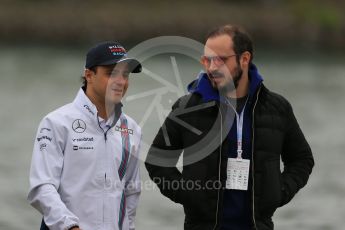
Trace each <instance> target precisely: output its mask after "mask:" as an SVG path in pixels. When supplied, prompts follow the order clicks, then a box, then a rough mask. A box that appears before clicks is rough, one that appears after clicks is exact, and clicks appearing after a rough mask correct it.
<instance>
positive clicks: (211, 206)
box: [145, 84, 314, 230]
mask: <svg viewBox="0 0 345 230" xmlns="http://www.w3.org/2000/svg"><path fill="white" fill-rule="evenodd" d="M251 103H252V108H253V114H252V117H253V121H252V126H253V129H252V132H253V134H252V136H253V138H252V159H251V162H252V163H251V175H252V176H251V184H252V186H251V194H252V196H251V201H252V202H251V203H252V207H251V208H252V211H253V220H252V222H253V223H252V224H253V229H256V230H271V229H273V222H272V216H273V214H274V212H275V210H276V209H277V208H278V207H280V206H282V205H284V204H286V203H288V202H289V201H290V200H291V199H292V198H293V197H294V195H295V194H296V193H297V191H298V190H299V189H301V188H302V187H303V186H304V185H305V184H306V183H307V181H308V178H309V175H310V173H311V171H312V168H313V166H314V160H313V156H312V152H311V149H310V147H309V145H308V143H307V141H306V139H305V137H304V135H303V133H302V131H301V129H300V127H299V125H298V123H297V120H296V118H295V116H294V114H293V111H292V107H291V105H290V104H289V102H288V101H287V100H286V99H284V98H283V97H282V96H280V95H278V94H276V93H273V92H271V91H269V90H268V89H267V88H265V86H264V85H263V84H262V85H261V87H260V88H259V90H258V91H257V92H256V95H255V96H254V98H253V101H251ZM227 109H228V106H226V105H224V104H222V103H220V102H213V103H205V102H203V100H202V98H201V96H200V95H199V94H196V93H192V94H189V95H186V96H184V97H182V98H180V99H179V100H178V101H177V102H176V103H175V105H174V106H173V110H172V112H171V113H170V114H169V116H168V117H167V119H166V120H165V123H164V124H163V126H162V127H161V129H160V130H159V132H158V134H157V136H156V138H155V139H154V141H153V144H152V146H151V148H150V150H149V153H148V156H147V159H146V163H145V165H146V168H147V170H148V172H149V175H150V177H151V179H152V180H153V181H154V182H155V183H156V184H157V185H158V187H159V188H160V190H161V193H162V194H163V195H165V196H167V197H168V198H170V199H171V200H173V201H174V202H176V203H180V204H182V205H183V207H184V211H185V215H186V217H185V223H184V229H186V230H193V229H198V230H211V229H219V223H220V222H221V218H222V213H221V212H222V203H223V202H222V199H223V191H224V188H225V181H226V167H227V158H228V155H227V148H228V146H227V142H226V141H224V139H225V138H224V137H225V136H226V135H227V133H228V132H229V129H227V128H226V127H227V126H226V117H227V115H226V114H227V113H228V110H227ZM182 152H183V161H184V166H183V169H182V172H180V171H179V170H178V169H177V168H176V166H175V165H176V162H177V161H178V159H179V157H180V155H181V154H182ZM280 160H282V162H283V164H284V168H283V169H281V167H280ZM281 171H282V172H281Z"/></svg>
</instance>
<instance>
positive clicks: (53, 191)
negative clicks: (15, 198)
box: [28, 118, 79, 230]
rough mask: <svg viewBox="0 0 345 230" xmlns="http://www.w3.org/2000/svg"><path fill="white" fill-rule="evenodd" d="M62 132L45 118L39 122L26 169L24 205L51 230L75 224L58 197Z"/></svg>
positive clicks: (72, 215) (74, 217)
mask: <svg viewBox="0 0 345 230" xmlns="http://www.w3.org/2000/svg"><path fill="white" fill-rule="evenodd" d="M60 126H61V125H60ZM62 132H63V131H62V129H61V128H60V130H59V124H55V125H54V124H53V122H52V121H51V120H50V119H48V118H44V119H43V120H42V122H41V124H40V125H39V128H38V131H37V135H36V138H35V144H34V150H33V155H32V161H31V169H30V190H29V194H28V201H29V202H30V204H31V205H32V206H33V207H34V208H36V209H37V210H38V211H39V212H40V213H41V214H42V215H43V217H44V221H45V223H46V225H47V226H48V227H49V229H51V230H62V229H63V230H65V229H69V228H70V227H72V226H74V225H78V223H79V220H78V218H77V217H76V216H75V215H74V214H73V213H72V212H71V211H69V210H68V209H67V207H66V205H65V204H64V203H63V201H62V200H61V197H60V195H59V193H58V188H59V186H60V178H61V172H62V168H63V157H64V155H63V154H64V145H65V142H64V139H63V137H64V135H63V133H62Z"/></svg>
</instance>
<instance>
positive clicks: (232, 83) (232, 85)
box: [208, 65, 243, 94]
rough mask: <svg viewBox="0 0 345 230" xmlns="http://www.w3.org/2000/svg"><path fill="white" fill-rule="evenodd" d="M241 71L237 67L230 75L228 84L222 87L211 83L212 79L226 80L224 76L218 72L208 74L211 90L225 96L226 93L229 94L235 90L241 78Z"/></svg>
mask: <svg viewBox="0 0 345 230" xmlns="http://www.w3.org/2000/svg"><path fill="white" fill-rule="evenodd" d="M242 73H243V71H242V69H241V67H240V66H239V65H237V66H236V68H235V70H234V73H233V74H232V75H231V74H230V77H229V78H230V79H231V80H229V81H228V82H226V84H225V85H224V86H220V85H218V84H217V83H215V82H214V81H212V78H218V77H221V78H224V79H228V78H226V77H225V74H223V73H221V72H219V71H217V70H216V71H213V72H210V73H208V76H209V78H210V79H211V83H212V86H213V88H215V89H217V90H218V91H219V92H220V93H221V94H226V93H227V92H231V91H234V90H236V89H237V87H238V84H239V81H240V80H241V78H242Z"/></svg>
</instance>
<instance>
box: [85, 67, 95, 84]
mask: <svg viewBox="0 0 345 230" xmlns="http://www.w3.org/2000/svg"><path fill="white" fill-rule="evenodd" d="M94 74H95V73H94V72H93V71H92V70H90V69H85V70H84V76H85V80H86V81H87V83H88V84H89V83H92V76H93V75H94Z"/></svg>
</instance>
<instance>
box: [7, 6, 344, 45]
mask: <svg viewBox="0 0 345 230" xmlns="http://www.w3.org/2000/svg"><path fill="white" fill-rule="evenodd" d="M344 9H345V1H340V0H328V1H321V0H290V1H287V0H248V1H235V0H213V1H211V0H198V1H196V0H190V1H182V0H176V1H161V0H147V1H137V0H127V1H126V2H125V1H115V0H103V1H96V0H85V1H82V0H72V1H71V0H59V1H49V0H2V4H1V7H0V41H1V42H12V43H18V42H20V43H22V42H28V43H30V42H32V43H40V44H41V43H48V44H51V43H53V44H76V45H77V44H83V43H90V42H95V41H99V40H108V39H116V40H120V41H122V42H123V41H126V43H133V44H135V43H138V42H140V41H143V40H146V39H148V38H152V37H156V36H162V35H177V36H186V37H190V38H193V39H197V40H199V41H203V38H204V36H205V34H206V33H207V31H208V30H210V29H211V28H212V27H215V26H219V25H222V24H227V23H231V24H239V25H242V26H243V27H244V28H246V29H247V30H248V31H249V33H251V34H252V36H253V38H254V40H255V41H256V42H257V43H262V44H266V45H270V46H275V45H278V46H289V45H291V44H300V45H305V46H311V47H331V48H332V47H333V48H336V49H339V48H345V40H344V39H345V20H344V15H345V13H344Z"/></svg>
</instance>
